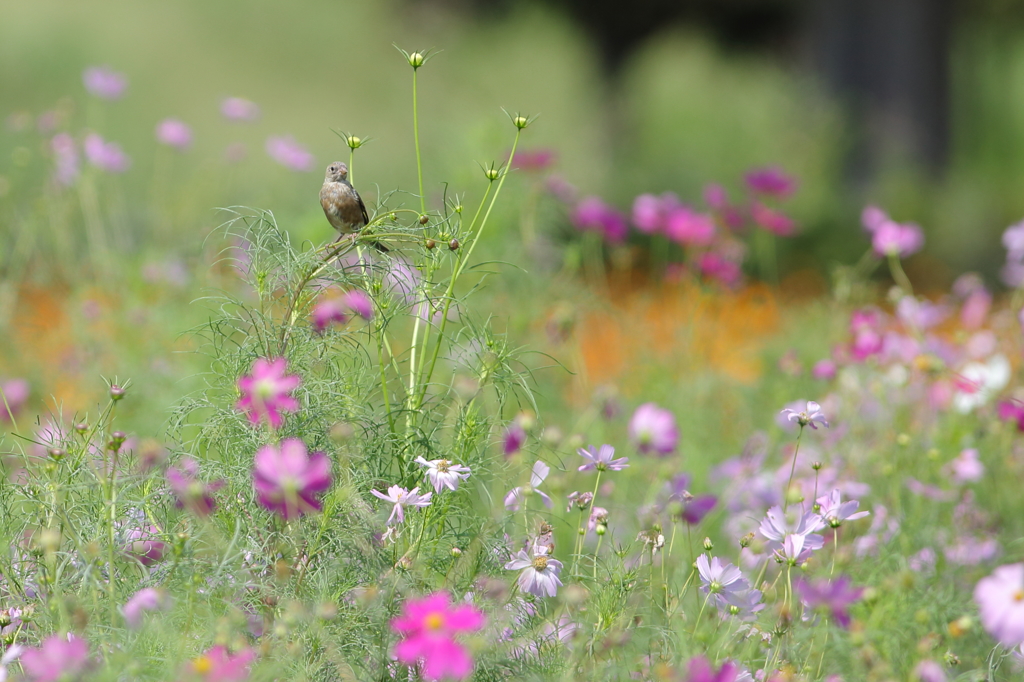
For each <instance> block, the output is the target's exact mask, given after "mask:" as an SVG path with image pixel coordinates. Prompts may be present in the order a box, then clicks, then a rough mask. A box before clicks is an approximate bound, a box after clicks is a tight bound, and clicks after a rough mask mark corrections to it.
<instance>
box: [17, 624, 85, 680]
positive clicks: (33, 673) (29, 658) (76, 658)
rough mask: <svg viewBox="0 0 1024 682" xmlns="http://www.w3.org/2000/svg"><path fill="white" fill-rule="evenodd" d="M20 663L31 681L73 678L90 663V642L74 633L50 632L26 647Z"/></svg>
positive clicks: (76, 678) (82, 672) (81, 674)
mask: <svg viewBox="0 0 1024 682" xmlns="http://www.w3.org/2000/svg"><path fill="white" fill-rule="evenodd" d="M21 667H22V668H23V669H24V670H25V675H26V676H27V679H28V680H30V681H31V682H58V680H60V681H61V682H72V681H73V680H78V679H81V677H82V676H83V675H84V674H85V673H86V671H87V669H88V667H89V645H88V644H87V643H86V641H85V640H84V639H82V638H80V637H75V636H74V635H68V636H67V637H62V636H61V635H50V636H49V637H47V638H46V639H44V640H43V643H42V644H41V645H39V646H38V647H31V648H29V649H25V650H24V652H23V653H22V654H21Z"/></svg>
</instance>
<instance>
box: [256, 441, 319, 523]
mask: <svg viewBox="0 0 1024 682" xmlns="http://www.w3.org/2000/svg"><path fill="white" fill-rule="evenodd" d="M252 477H253V485H254V486H255V488H256V493H257V494H258V495H259V500H260V504H262V505H263V506H264V507H266V508H267V509H269V510H270V511H272V512H276V513H278V514H280V515H281V517H282V518H284V519H285V520H286V521H288V520H291V519H294V518H297V517H299V516H302V515H303V514H307V513H310V512H319V511H320V509H321V504H320V500H319V499H318V497H319V495H320V494H321V493H323V492H324V491H325V490H327V489H328V488H330V487H331V461H330V460H329V459H327V455H325V454H324V453H322V452H314V453H313V454H312V455H310V454H308V453H307V450H306V444H305V443H303V442H302V441H301V440H299V439H298V438H285V439H284V440H282V441H281V445H280V447H278V446H276V445H265V446H263V447H262V448H260V450H259V452H257V453H256V457H255V460H254V463H253V470H252Z"/></svg>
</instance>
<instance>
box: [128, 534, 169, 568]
mask: <svg viewBox="0 0 1024 682" xmlns="http://www.w3.org/2000/svg"><path fill="white" fill-rule="evenodd" d="M166 551H167V544H166V543H164V542H163V541H162V540H160V529H159V528H157V527H156V526H153V525H149V524H146V525H143V526H141V527H139V528H132V529H130V530H129V531H128V532H127V533H126V534H125V545H124V552H125V554H127V555H128V556H129V557H131V558H132V559H137V560H138V562H139V563H140V564H142V565H143V566H152V565H153V564H155V563H157V562H158V561H160V560H161V559H163V558H164V552H166Z"/></svg>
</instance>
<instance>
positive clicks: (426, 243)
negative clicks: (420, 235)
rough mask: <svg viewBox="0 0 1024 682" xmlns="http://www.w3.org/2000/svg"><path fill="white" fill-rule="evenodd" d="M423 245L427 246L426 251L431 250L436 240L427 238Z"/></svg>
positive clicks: (435, 244)
mask: <svg viewBox="0 0 1024 682" xmlns="http://www.w3.org/2000/svg"><path fill="white" fill-rule="evenodd" d="M423 245H424V246H426V247H427V250H428V251H430V250H433V248H434V247H435V246H437V242H435V241H434V240H433V239H428V240H427V241H425V242H424V243H423Z"/></svg>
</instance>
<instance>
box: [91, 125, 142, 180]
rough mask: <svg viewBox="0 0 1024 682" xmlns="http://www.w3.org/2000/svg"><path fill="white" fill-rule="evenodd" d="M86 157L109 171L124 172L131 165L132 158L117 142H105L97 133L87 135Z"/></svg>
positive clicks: (100, 167) (95, 164) (98, 166)
mask: <svg viewBox="0 0 1024 682" xmlns="http://www.w3.org/2000/svg"><path fill="white" fill-rule="evenodd" d="M83 146H84V147H85V158H86V159H88V161H89V163H90V164H92V165H93V166H95V167H96V168H99V169H100V170H105V171H107V172H108V173H123V172H124V171H126V170H128V167H129V166H131V163H132V162H131V159H129V158H128V155H127V154H125V153H124V151H123V150H122V149H121V145H119V144H117V143H116V142H105V141H104V140H103V138H102V137H100V136H99V135H97V134H96V133H89V134H88V135H86V136H85V143H84V145H83Z"/></svg>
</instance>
